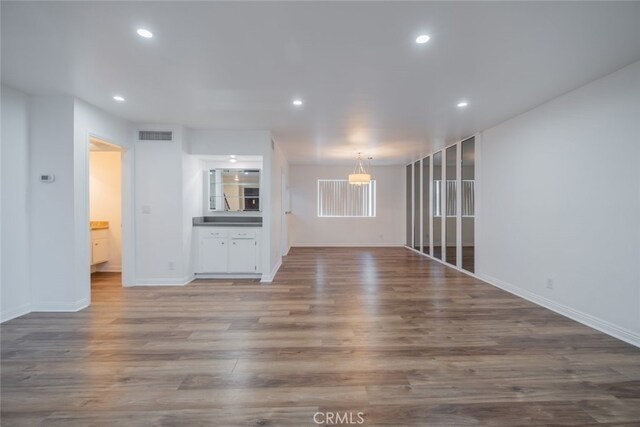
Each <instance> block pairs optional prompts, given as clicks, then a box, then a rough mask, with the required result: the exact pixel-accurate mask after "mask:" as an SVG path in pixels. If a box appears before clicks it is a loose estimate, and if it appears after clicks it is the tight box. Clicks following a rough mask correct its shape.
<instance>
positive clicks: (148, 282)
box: [128, 274, 196, 287]
mask: <svg viewBox="0 0 640 427" xmlns="http://www.w3.org/2000/svg"><path fill="white" fill-rule="evenodd" d="M195 278H196V276H195V275H194V274H191V275H189V276H184V277H182V278H177V279H175V278H169V279H136V281H135V284H134V285H133V286H185V285H188V284H189V283H191V282H192V281H193V280H194V279H195ZM128 287H131V286H128Z"/></svg>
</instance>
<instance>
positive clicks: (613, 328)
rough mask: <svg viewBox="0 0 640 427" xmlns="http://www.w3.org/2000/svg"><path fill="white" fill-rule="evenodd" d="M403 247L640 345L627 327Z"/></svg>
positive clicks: (636, 336) (620, 338) (638, 340)
mask: <svg viewBox="0 0 640 427" xmlns="http://www.w3.org/2000/svg"><path fill="white" fill-rule="evenodd" d="M405 248H406V249H408V250H410V251H411V252H415V253H416V254H419V255H422V256H425V257H427V258H429V259H432V260H433V261H437V262H439V263H440V264H442V265H444V266H446V267H449V268H452V269H454V270H457V271H459V272H461V273H464V274H466V275H468V276H471V277H473V278H475V279H478V280H481V281H483V282H484V283H486V284H488V285H491V286H495V287H496V288H499V289H502V290H503V291H506V292H509V293H510V294H512V295H515V296H517V297H520V298H523V299H526V300H527V301H530V302H532V303H534V304H536V305H538V306H540V307H543V308H546V309H549V310H551V311H553V312H555V313H558V314H560V315H562V316H564V317H568V318H569V319H571V320H574V321H576V322H578V323H581V324H583V325H585V326H588V327H590V328H593V329H595V330H597V331H599V332H602V333H604V334H607V335H609V336H612V337H614V338H617V339H619V340H622V341H624V342H626V343H629V344H631V345H634V346H636V347H640V334H638V333H636V332H634V331H631V330H629V329H627V328H624V327H622V326H618V325H614V324H613V323H610V322H607V321H606V320H602V319H599V318H597V317H595V316H592V315H591V314H587V313H584V312H582V311H580V310H576V309H575V308H571V307H569V306H566V305H564V304H561V303H559V302H556V301H552V300H550V299H548V298H545V297H543V296H540V295H537V294H534V293H533V292H530V291H528V290H526V289H522V288H520V287H518V286H515V285H512V284H510V283H507V282H503V281H502V280H499V279H496V278H495V277H491V276H488V275H485V274H474V273H471V272H469V271H466V270H463V269H461V268H458V267H455V266H453V265H451V264H447V263H446V262H444V261H441V260H439V259H437V258H434V257H432V256H430V255H427V254H424V253H422V252H418V251H416V250H415V249H413V248H410V247H408V246H405Z"/></svg>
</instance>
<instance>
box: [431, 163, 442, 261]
mask: <svg viewBox="0 0 640 427" xmlns="http://www.w3.org/2000/svg"><path fill="white" fill-rule="evenodd" d="M441 184H442V151H439V152H437V153H435V154H434V155H433V185H432V190H433V191H432V192H431V193H432V194H431V200H432V218H431V223H432V224H433V256H434V257H436V258H438V259H442V185H441Z"/></svg>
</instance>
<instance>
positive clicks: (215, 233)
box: [200, 229, 229, 239]
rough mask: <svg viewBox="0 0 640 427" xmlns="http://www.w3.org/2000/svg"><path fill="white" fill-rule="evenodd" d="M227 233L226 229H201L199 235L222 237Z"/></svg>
mask: <svg viewBox="0 0 640 427" xmlns="http://www.w3.org/2000/svg"><path fill="white" fill-rule="evenodd" d="M228 235H229V232H228V231H227V230H206V229H205V230H203V231H202V232H201V234H200V236H201V237H208V238H212V237H213V238H216V239H219V238H224V237H227V236H228Z"/></svg>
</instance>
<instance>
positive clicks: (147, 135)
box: [138, 130, 173, 141]
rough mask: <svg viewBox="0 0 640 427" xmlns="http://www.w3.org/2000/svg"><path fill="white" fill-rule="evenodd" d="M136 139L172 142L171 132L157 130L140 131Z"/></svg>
mask: <svg viewBox="0 0 640 427" xmlns="http://www.w3.org/2000/svg"><path fill="white" fill-rule="evenodd" d="M138 139H139V140H140V141H173V132H171V131H158V130H141V131H138Z"/></svg>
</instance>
